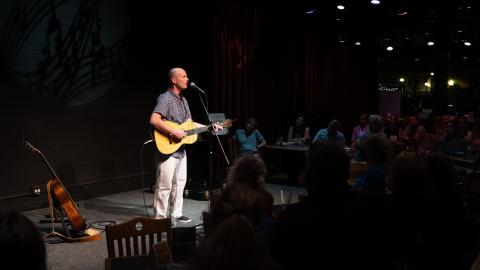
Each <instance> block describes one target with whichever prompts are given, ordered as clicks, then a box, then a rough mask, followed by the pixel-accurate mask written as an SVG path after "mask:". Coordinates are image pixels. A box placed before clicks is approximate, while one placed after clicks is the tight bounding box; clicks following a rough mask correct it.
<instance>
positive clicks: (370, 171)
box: [352, 136, 392, 192]
mask: <svg viewBox="0 0 480 270" xmlns="http://www.w3.org/2000/svg"><path fill="white" fill-rule="evenodd" d="M362 148H363V155H364V157H365V160H366V161H367V163H368V166H367V169H366V170H365V172H363V173H362V174H361V175H360V176H359V177H358V179H357V180H356V181H355V183H354V185H353V188H352V190H353V191H376V192H385V171H386V168H388V165H387V164H388V161H389V159H390V156H391V154H392V151H391V144H390V141H388V140H386V139H385V138H382V137H380V136H370V137H368V138H366V139H365V140H364V141H363V144H362Z"/></svg>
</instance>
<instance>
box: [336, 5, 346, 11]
mask: <svg viewBox="0 0 480 270" xmlns="http://www.w3.org/2000/svg"><path fill="white" fill-rule="evenodd" d="M337 9H339V10H344V9H345V6H343V5H338V6H337Z"/></svg>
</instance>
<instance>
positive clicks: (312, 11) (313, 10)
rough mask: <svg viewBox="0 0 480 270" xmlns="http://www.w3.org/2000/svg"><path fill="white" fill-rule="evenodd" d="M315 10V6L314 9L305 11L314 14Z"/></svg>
mask: <svg viewBox="0 0 480 270" xmlns="http://www.w3.org/2000/svg"><path fill="white" fill-rule="evenodd" d="M315 10H316V9H315V8H314V9H311V10H309V11H307V12H305V14H307V15H312V14H313V13H315Z"/></svg>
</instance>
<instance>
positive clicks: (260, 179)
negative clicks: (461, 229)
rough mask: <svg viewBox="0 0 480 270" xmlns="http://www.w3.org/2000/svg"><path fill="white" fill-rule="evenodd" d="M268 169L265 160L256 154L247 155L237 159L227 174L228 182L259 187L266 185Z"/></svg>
mask: <svg viewBox="0 0 480 270" xmlns="http://www.w3.org/2000/svg"><path fill="white" fill-rule="evenodd" d="M266 175H267V169H266V167H265V163H264V162H263V160H262V159H261V158H260V157H258V156H256V155H245V156H240V157H239V158H237V159H235V161H234V162H233V165H232V167H231V168H230V171H229V173H228V176H227V183H241V184H246V185H248V186H250V187H251V188H254V189H258V188H262V189H263V188H264V187H265V176H266Z"/></svg>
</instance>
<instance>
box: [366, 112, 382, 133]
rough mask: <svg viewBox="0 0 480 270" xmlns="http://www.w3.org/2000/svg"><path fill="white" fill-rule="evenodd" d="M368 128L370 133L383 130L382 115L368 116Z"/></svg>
mask: <svg viewBox="0 0 480 270" xmlns="http://www.w3.org/2000/svg"><path fill="white" fill-rule="evenodd" d="M368 128H369V129H370V133H379V132H382V128H383V119H382V117H381V116H380V115H376V114H372V115H370V116H369V117H368Z"/></svg>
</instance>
